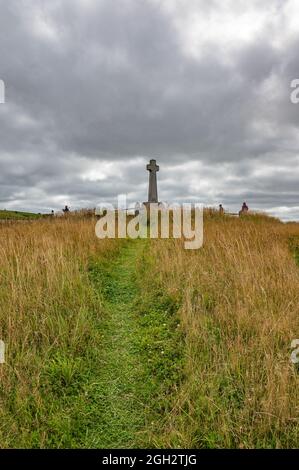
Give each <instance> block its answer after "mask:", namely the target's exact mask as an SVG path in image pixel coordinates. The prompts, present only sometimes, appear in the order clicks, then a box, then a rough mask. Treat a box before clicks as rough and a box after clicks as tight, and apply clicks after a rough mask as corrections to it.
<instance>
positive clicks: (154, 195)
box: [146, 160, 159, 204]
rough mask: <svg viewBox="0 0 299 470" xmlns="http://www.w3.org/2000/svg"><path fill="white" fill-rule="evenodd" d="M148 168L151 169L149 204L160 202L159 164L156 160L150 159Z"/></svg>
mask: <svg viewBox="0 0 299 470" xmlns="http://www.w3.org/2000/svg"><path fill="white" fill-rule="evenodd" d="M146 169H147V170H148V171H149V186H148V204H150V203H158V189H157V171H159V166H158V165H157V164H156V160H150V162H149V164H148V165H146Z"/></svg>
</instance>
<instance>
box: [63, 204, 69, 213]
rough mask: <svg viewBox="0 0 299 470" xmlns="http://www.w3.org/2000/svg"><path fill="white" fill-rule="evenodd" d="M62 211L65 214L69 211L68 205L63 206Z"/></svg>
mask: <svg viewBox="0 0 299 470" xmlns="http://www.w3.org/2000/svg"><path fill="white" fill-rule="evenodd" d="M62 212H63V213H64V214H67V213H68V212H70V208H69V206H65V208H64V209H62Z"/></svg>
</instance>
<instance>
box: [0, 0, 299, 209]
mask: <svg viewBox="0 0 299 470" xmlns="http://www.w3.org/2000/svg"><path fill="white" fill-rule="evenodd" d="M266 3H267V2H266ZM268 3H269V5H270V4H272V5H274V4H275V5H277V8H280V9H281V11H283V8H284V4H282V3H281V2H279V1H277V2H276V1H270V0H268ZM208 4H209V6H208V7H207V2H204V5H206V6H205V8H203V10H202V15H209V14H211V12H212V11H213V10H214V9H217V2H216V1H214V2H208ZM233 5H234V3H233V2H231V15H232V16H233V15H234V6H233ZM255 8H256V15H257V17H258V15H259V8H260V7H259V4H258V3H257V2H256V4H255ZM36 18H39V19H36ZM38 21H39V22H40V24H39V29H38V27H37V26H38V23H36V22H38ZM220 26H221V25H220ZM207 27H208V26H207ZM278 27H279V24H278V26H272V29H271V27H270V26H269V24H268V25H267V27H265V30H264V31H262V32H261V33H260V34H258V35H257V36H256V37H252V39H251V40H250V41H249V42H248V43H246V44H245V43H244V45H240V46H239V47H238V48H237V49H236V50H232V51H231V52H230V53H229V54H228V57H224V56H223V55H222V54H221V51H222V47H223V44H217V42H214V43H213V42H210V43H207V44H206V45H205V46H204V48H203V50H202V51H201V55H200V57H199V58H198V59H196V58H194V57H192V56H188V55H187V54H186V53H185V51H184V48H183V46H182V44H181V38H180V36H179V34H178V32H177V29H176V27H175V24H174V18H173V15H170V14H168V12H167V9H163V8H161V7H160V6H159V2H154V1H150V0H148V1H146V0H144V1H137V0H119V1H118V2H111V1H108V0H101V1H99V2H94V5H91V6H90V7H88V5H84V2H79V1H78V0H76V1H75V0H74V1H70V0H65V1H64V2H56V1H53V2H51V3H50V2H43V1H38V0H31V1H28V2H26V7H25V3H23V2H19V1H16V0H11V1H10V2H1V17H0V31H1V41H0V78H2V79H3V80H4V81H5V83H6V90H7V93H6V94H7V104H6V105H0V126H1V141H0V165H1V173H0V203H1V205H2V206H3V205H6V206H7V205H8V206H11V207H17V208H24V209H30V208H34V209H37V210H39V211H46V210H48V209H49V208H52V207H53V208H55V209H56V208H58V207H59V204H60V199H59V196H61V201H62V200H63V201H65V203H69V204H70V205H71V206H73V207H82V206H83V205H86V204H87V203H88V204H89V203H90V204H91V205H95V204H96V203H98V202H99V201H101V200H104V199H107V200H112V199H113V198H114V197H115V196H116V194H118V193H131V195H132V196H133V195H134V196H136V198H138V199H139V200H143V199H144V198H145V197H146V183H147V175H146V172H145V169H144V165H145V161H146V159H147V158H152V157H156V158H157V159H158V161H159V163H160V167H161V171H160V174H159V191H160V195H161V197H162V198H165V199H167V200H171V199H180V198H181V199H190V198H192V197H193V198H195V199H200V200H202V201H204V202H206V203H207V204H217V203H218V202H223V203H224V204H228V205H230V206H231V207H232V208H235V207H238V206H239V205H240V202H242V201H241V200H242V199H243V198H247V199H248V200H249V201H250V203H251V204H252V205H253V206H255V207H261V208H263V209H267V208H269V209H271V208H273V207H278V206H280V205H281V206H283V205H286V206H287V205H289V206H297V204H298V203H297V200H296V198H297V195H298V193H297V191H296V177H295V176H294V174H295V175H296V173H294V165H295V164H296V162H295V158H296V155H297V154H298V141H297V139H296V132H295V131H296V129H297V127H298V113H299V106H298V107H296V106H294V105H292V104H291V103H290V100H289V93H290V89H289V83H290V81H291V80H292V79H293V78H296V76H297V75H298V74H299V70H298V66H297V54H296V51H298V44H299V37H298V36H297V37H296V36H294V37H293V38H292V40H290V41H289V43H288V44H287V43H286V46H284V47H281V48H278V47H276V45H275V44H274V43H273V41H272V33H273V28H278ZM285 27H287V25H285ZM42 28H44V32H43V29H42ZM47 28H48V29H47ZM233 34H234V32H233V31H232V37H233ZM220 46H221V47H220ZM228 58H229V60H228ZM297 70H298V72H297ZM140 157H142V158H143V159H141V158H140ZM107 161H108V162H109V161H110V162H113V171H111V172H110V173H109V175H108V176H107V177H105V178H104V179H103V178H102V179H101V178H100V177H99V178H98V179H97V178H95V180H88V178H87V179H86V178H85V179H84V178H83V175H84V174H85V172H86V169H87V168H88V169H90V168H92V165H93V162H95V163H96V162H97V163H98V162H103V163H104V162H107ZM134 162H135V163H134ZM192 162H194V169H193V171H192V170H190V168H189V169H188V164H189V163H190V164H191V166H192ZM196 163H200V164H201V166H196ZM180 164H182V165H181V166H180V169H179V174H176V172H175V171H171V168H172V166H175V165H180ZM184 164H186V168H184ZM278 164H279V165H282V166H283V168H284V170H283V171H282V172H281V174H280V176H279V175H277V174H275V171H272V169H273V168H274V169H275V165H278ZM259 165H268V167H269V174H268V175H267V174H264V175H263V176H259V177H258V176H256V174H255V172H254V171H253V170H254V168H258V167H259ZM190 171H191V173H192V175H191V176H192V184H191V183H190ZM20 195H21V196H20ZM57 200H58V201H59V202H57ZM295 216H296V215H295ZM298 218H299V213H298Z"/></svg>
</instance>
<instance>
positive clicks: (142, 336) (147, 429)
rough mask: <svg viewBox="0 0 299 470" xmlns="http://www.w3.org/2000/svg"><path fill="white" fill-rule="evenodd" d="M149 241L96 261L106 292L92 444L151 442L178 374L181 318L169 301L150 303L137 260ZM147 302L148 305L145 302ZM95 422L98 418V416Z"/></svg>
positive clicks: (142, 444)
mask: <svg viewBox="0 0 299 470" xmlns="http://www.w3.org/2000/svg"><path fill="white" fill-rule="evenodd" d="M147 243H148V242H147V241H145V240H136V241H128V242H126V243H125V245H124V247H123V248H121V250H120V254H119V255H118V256H117V258H116V259H115V260H113V261H109V264H108V263H107V265H106V266H105V265H104V266H103V264H101V265H96V266H95V268H94V269H93V278H94V279H95V280H96V282H97V283H98V285H99V288H100V289H101V291H102V292H104V305H103V306H104V311H105V317H104V319H103V321H102V322H101V332H102V338H101V357H100V371H99V375H100V376H99V383H98V386H97V392H96V395H95V396H94V400H95V403H96V406H97V412H96V414H97V419H96V424H95V425H93V428H92V431H91V432H90V433H89V435H88V439H87V441H88V442H86V447H97V448H105V447H106V448H136V447H145V446H147V445H151V438H150V436H151V434H153V433H155V429H154V426H155V422H156V421H161V413H162V414H164V413H165V406H166V408H167V405H165V401H166V403H168V398H167V399H165V395H167V394H168V393H169V392H170V388H171V386H172V385H173V383H174V381H175V380H176V378H177V375H178V369H179V368H180V364H179V355H178V350H179V341H178V334H177V332H176V331H175V329H174V328H173V326H177V320H175V318H174V315H173V308H172V307H173V306H172V305H171V303H170V304H169V299H168V300H167V301H166V303H165V299H163V298H162V297H159V295H157V302H156V303H155V302H152V301H148V299H147V300H146V301H145V303H144V299H145V297H146V295H144V294H143V293H142V292H140V283H138V282H137V278H138V276H140V272H139V273H138V268H137V264H138V262H139V261H140V259H141V258H142V257H143V258H144V256H146V254H145V249H146V247H147ZM142 304H143V306H142ZM93 421H94V423H95V420H93Z"/></svg>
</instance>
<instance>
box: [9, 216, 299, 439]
mask: <svg viewBox="0 0 299 470" xmlns="http://www.w3.org/2000/svg"><path fill="white" fill-rule="evenodd" d="M94 225H95V221H94V220H93V219H92V218H88V219H87V218H85V219H84V218H82V217H79V216H78V217H70V218H60V219H54V220H51V219H41V220H40V221H38V222H34V223H28V224H18V223H16V224H14V225H5V224H2V225H1V226H0V281H1V282H0V339H3V340H4V341H5V343H6V348H7V350H6V363H5V364H3V365H0V443H1V444H0V445H1V447H4V448H6V447H105V446H109V447H166V448H168V447H195V448H201V447H210V448H213V447H218V448H223V447H231V448H235V447H237V448H247V447H256V448H258V447H278V448H279V447H297V446H298V439H299V423H298V420H299V376H298V371H297V370H296V368H295V367H294V365H292V364H291V363H290V353H291V351H290V344H291V341H292V340H293V339H295V338H298V337H299V302H298V301H299V289H298V287H299V267H298V263H297V260H298V258H299V255H298V253H299V225H297V224H282V223H280V222H279V221H277V220H275V219H272V218H267V217H263V216H252V217H249V216H248V217H244V218H240V219H239V218H230V217H219V216H218V215H217V214H215V213H214V212H213V211H210V212H206V215H205V230H204V232H205V241H204V247H203V248H202V249H200V250H198V251H188V250H184V248H183V243H182V241H181V240H135V241H129V240H119V241H118V240H101V241H100V240H98V239H97V238H96V237H95V234H94Z"/></svg>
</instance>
